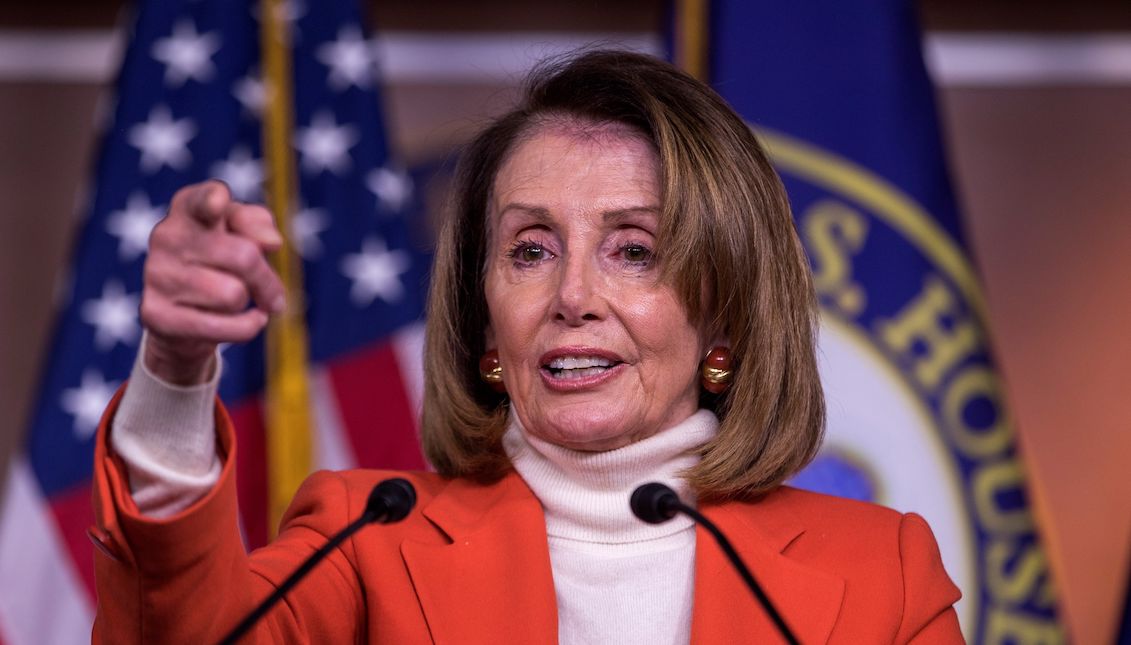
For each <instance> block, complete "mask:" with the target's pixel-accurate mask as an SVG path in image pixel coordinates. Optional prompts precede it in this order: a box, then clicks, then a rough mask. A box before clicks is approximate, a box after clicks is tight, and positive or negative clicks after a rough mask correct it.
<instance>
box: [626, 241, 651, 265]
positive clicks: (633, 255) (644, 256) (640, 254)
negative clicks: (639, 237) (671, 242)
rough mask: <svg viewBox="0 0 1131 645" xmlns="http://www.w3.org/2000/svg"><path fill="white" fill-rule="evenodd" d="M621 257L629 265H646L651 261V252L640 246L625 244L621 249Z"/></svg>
mask: <svg viewBox="0 0 1131 645" xmlns="http://www.w3.org/2000/svg"><path fill="white" fill-rule="evenodd" d="M621 256H622V257H624V261H625V262H628V263H630V264H647V263H648V262H650V261H651V260H652V250H651V249H649V248H648V247H646V246H644V245H642V244H626V245H625V246H623V247H621Z"/></svg>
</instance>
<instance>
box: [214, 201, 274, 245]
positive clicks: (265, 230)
mask: <svg viewBox="0 0 1131 645" xmlns="http://www.w3.org/2000/svg"><path fill="white" fill-rule="evenodd" d="M224 211H225V217H224V219H225V220H226V221H227V224H228V230H230V231H232V232H233V233H236V234H238V235H242V236H243V237H247V238H249V239H252V240H254V241H255V243H256V244H258V245H259V246H260V248H262V249H263V250H265V251H277V250H278V249H279V247H281V246H282V245H283V236H282V235H281V234H280V233H279V229H278V227H276V226H275V218H274V217H272V216H271V211H269V210H267V208H266V207H265V206H261V205H259V204H242V203H240V202H229V203H228V205H227V206H226V207H225V208H224Z"/></svg>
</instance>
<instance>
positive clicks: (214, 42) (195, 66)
mask: <svg viewBox="0 0 1131 645" xmlns="http://www.w3.org/2000/svg"><path fill="white" fill-rule="evenodd" d="M218 51H220V37H219V36H218V35H216V32H211V31H210V32H208V33H206V34H199V33H197V31H196V26H195V25H194V24H193V23H192V21H191V20H188V19H186V18H182V19H180V20H178V21H177V24H175V25H173V34H172V35H171V36H169V37H168V38H158V39H157V40H156V41H154V43H153V49H152V50H151V51H150V54H151V55H152V56H153V58H154V59H155V60H157V61H160V62H162V63H164V64H165V85H167V86H169V87H180V86H182V85H184V84H185V81H187V80H188V79H190V78H191V79H193V80H194V81H197V82H199V83H207V82H208V81H210V80H212V77H213V75H215V73H216V67H215V66H214V65H213V64H212V55H213V54H215V53H216V52H218Z"/></svg>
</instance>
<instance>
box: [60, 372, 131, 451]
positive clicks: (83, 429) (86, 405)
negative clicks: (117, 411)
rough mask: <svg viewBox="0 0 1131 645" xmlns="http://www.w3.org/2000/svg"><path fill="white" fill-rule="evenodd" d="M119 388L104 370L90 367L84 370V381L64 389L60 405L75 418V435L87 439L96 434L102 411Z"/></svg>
mask: <svg viewBox="0 0 1131 645" xmlns="http://www.w3.org/2000/svg"><path fill="white" fill-rule="evenodd" d="M117 389H118V382H117V381H106V380H105V379H103V378H102V372H99V371H98V370H97V369H94V368H92V367H88V368H86V369H85V370H83V373H82V383H80V384H79V386H78V387H77V388H71V389H69V390H63V395H62V397H61V398H60V400H59V405H60V406H61V407H62V408H63V411H64V412H66V413H67V414H69V415H71V416H73V417H74V418H75V425H74V432H75V437H77V438H79V439H81V440H87V439H90V438H91V437H92V436H94V431H95V430H97V429H98V421H99V419H101V418H102V411H103V410H105V409H106V404H107V403H109V402H110V399H111V398H112V397H113V396H114V391H115V390H117Z"/></svg>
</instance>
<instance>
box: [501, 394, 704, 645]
mask: <svg viewBox="0 0 1131 645" xmlns="http://www.w3.org/2000/svg"><path fill="white" fill-rule="evenodd" d="M717 427H718V421H717V420H716V418H715V415H714V414H712V413H711V412H709V411H707V410H700V411H698V412H697V413H695V414H694V415H692V416H691V417H690V418H688V419H687V420H685V421H683V422H682V423H680V424H678V425H676V426H674V427H672V428H668V429H667V430H664V431H662V432H659V433H657V434H655V435H653V436H651V437H648V438H646V439H644V440H642V441H638V442H636V443H633V444H630V445H628V446H625V447H623V448H618V449H616V450H610V451H607V452H579V451H576V450H570V449H568V448H562V447H561V446H557V445H554V444H551V443H547V442H545V441H542V440H541V439H538V438H536V437H533V436H531V435H530V434H528V433H527V432H526V431H525V430H524V429H523V428H522V427H521V425H520V424H519V423H518V421H517V419H516V418H515V417H514V415H512V417H511V427H510V428H509V429H508V430H507V434H506V436H505V437H504V439H503V444H504V446H505V448H506V451H507V454H508V455H509V456H510V458H511V461H512V462H513V463H514V467H515V470H517V471H518V473H519V474H520V475H522V478H523V479H524V480H525V481H526V483H527V485H529V486H530V489H531V490H532V491H534V495H535V496H536V497H538V499H539V501H540V502H541V503H542V508H543V510H544V511H545V514H546V535H547V536H548V538H549V546H550V565H551V567H552V569H553V575H554V591H555V592H556V594H557V600H558V640H559V642H560V643H563V644H573V643H622V644H626V645H627V644H633V643H640V644H641V645H660V644H663V643H687V642H688V641H690V639H691V607H692V594H693V590H694V572H695V527H694V524H693V523H692V522H691V520H690V519H688V518H686V517H684V516H682V515H679V516H677V517H675V518H673V519H672V520H670V521H669V522H666V523H664V524H646V523H644V522H642V521H640V520H639V519H637V518H636V517H635V516H634V515H633V514H632V511H631V509H629V505H628V500H629V496H630V495H631V494H632V491H633V490H634V489H635V488H636V486H638V485H640V484H643V483H646V482H650V481H658V482H662V483H664V484H667V485H668V486H671V487H672V488H673V489H674V490H675V491H676V492H677V493H678V494H679V496H680V498H681V499H683V500H684V501H685V502H687V503H692V502H693V495H692V493H691V490H690V489H689V488H688V486H687V483H686V482H685V481H684V480H683V479H682V478H681V477H679V472H680V471H681V470H683V469H686V468H689V467H691V466H694V465H695V463H696V462H698V460H699V457H698V456H697V455H696V453H695V449H696V448H698V447H699V446H701V445H703V444H704V443H705V442H706V441H707V440H709V439H710V438H711V437H713V436H714V434H715V431H716V429H717Z"/></svg>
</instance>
